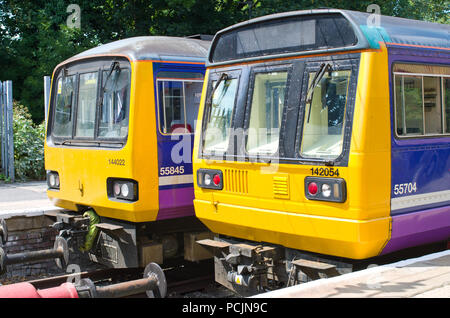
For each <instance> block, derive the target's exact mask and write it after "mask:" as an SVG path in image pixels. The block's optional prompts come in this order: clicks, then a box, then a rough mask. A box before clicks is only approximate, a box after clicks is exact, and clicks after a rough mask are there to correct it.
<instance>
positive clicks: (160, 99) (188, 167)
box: [154, 63, 205, 220]
mask: <svg viewBox="0 0 450 318" xmlns="http://www.w3.org/2000/svg"><path fill="white" fill-rule="evenodd" d="M155 64H157V65H155V68H154V74H155V91H156V92H157V93H156V116H157V122H158V132H157V136H158V179H159V213H158V217H157V219H158V220H161V219H169V218H178V217H183V216H191V215H194V208H193V199H194V189H193V175H192V148H193V144H194V132H195V126H196V120H197V114H198V108H199V105H200V97H201V92H202V86H203V78H204V72H205V68H204V67H203V66H202V65H199V66H193V65H184V64H175V63H174V64H173V65H170V66H167V65H164V64H162V63H161V64H160V63H155Z"/></svg>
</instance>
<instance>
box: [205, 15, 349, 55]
mask: <svg viewBox="0 0 450 318" xmlns="http://www.w3.org/2000/svg"><path fill="white" fill-rule="evenodd" d="M356 42H357V38H356V35H355V33H354V31H353V29H352V27H351V25H350V23H349V22H348V21H347V20H346V19H345V18H344V17H343V16H341V15H339V14H329V15H314V16H298V17H292V18H286V19H278V20H271V21H264V22H260V23H256V24H252V25H250V26H247V27H242V28H239V29H236V30H231V31H230V32H228V33H224V34H222V35H220V36H219V37H218V39H217V40H216V41H215V43H214V44H213V47H214V48H213V51H212V53H211V62H223V61H227V60H235V59H242V58H247V57H255V56H264V55H272V54H283V53H291V52H301V51H308V50H320V49H329V48H338V47H346V46H352V45H355V44H356Z"/></svg>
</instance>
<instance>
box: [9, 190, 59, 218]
mask: <svg viewBox="0 0 450 318" xmlns="http://www.w3.org/2000/svg"><path fill="white" fill-rule="evenodd" d="M55 209H59V208H57V207H55V206H54V205H53V204H52V203H51V202H50V200H49V199H48V197H47V183H46V182H45V181H33V182H24V183H20V182H16V183H0V218H9V217H13V216H18V215H27V216H32V215H40V214H43V213H44V212H45V211H49V210H55Z"/></svg>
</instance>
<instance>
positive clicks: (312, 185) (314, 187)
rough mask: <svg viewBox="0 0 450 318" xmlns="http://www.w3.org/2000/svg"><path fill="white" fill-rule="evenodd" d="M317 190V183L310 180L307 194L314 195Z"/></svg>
mask: <svg viewBox="0 0 450 318" xmlns="http://www.w3.org/2000/svg"><path fill="white" fill-rule="evenodd" d="M318 190H319V187H318V186H317V183H315V182H311V183H310V184H308V192H309V194H311V195H316V194H317V191H318Z"/></svg>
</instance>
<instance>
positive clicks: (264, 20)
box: [208, 9, 450, 64]
mask: <svg viewBox="0 0 450 318" xmlns="http://www.w3.org/2000/svg"><path fill="white" fill-rule="evenodd" d="M330 16H339V17H340V18H341V19H342V17H343V18H344V19H345V20H347V22H348V24H349V29H348V30H350V33H351V30H353V32H354V35H355V38H356V39H357V41H355V42H354V43H352V44H351V45H350V44H348V43H347V45H345V47H343V46H341V47H332V48H331V49H330V47H326V46H322V47H320V48H319V47H315V48H312V49H311V48H309V49H308V51H307V52H304V53H305V54H311V53H312V51H314V52H316V51H318V52H332V51H338V50H339V51H342V50H355V49H368V48H374V49H379V42H384V43H386V44H388V45H402V46H418V47H424V48H433V49H444V50H449V49H450V25H447V24H439V23H432V22H425V21H418V20H412V19H404V18H398V17H390V16H384V15H380V16H379V24H376V23H377V22H378V21H377V20H376V19H375V18H374V17H375V16H374V14H372V13H366V12H358V11H350V10H340V9H313V10H301V11H290V12H284V13H277V14H271V15H267V16H263V17H258V18H255V19H251V20H248V21H245V22H241V23H238V24H235V25H232V26H230V27H227V28H225V29H223V30H221V31H219V32H218V33H217V34H216V36H215V37H214V39H213V43H212V45H211V48H210V52H209V58H208V62H209V63H208V64H224V62H225V60H227V58H226V57H225V56H224V57H223V60H221V61H219V60H217V59H216V60H215V59H214V57H215V56H214V53H215V51H216V48H217V47H218V44H219V47H220V44H221V43H219V42H220V41H222V42H225V41H224V40H223V39H225V38H226V37H228V38H231V37H232V35H233V34H236V33H238V32H241V31H242V32H241V33H242V35H243V37H247V38H246V41H242V40H240V39H239V41H242V43H239V44H237V46H238V48H237V49H236V50H237V51H240V52H241V53H242V52H243V51H244V50H245V47H249V46H250V45H249V44H247V43H249V39H250V36H249V35H246V34H244V33H245V32H246V30H249V29H255V28H258V27H259V26H262V25H268V24H272V25H276V24H277V23H278V24H281V21H287V20H291V21H294V20H295V19H297V21H300V20H301V19H306V18H309V17H315V18H316V19H317V21H318V20H319V19H321V18H324V17H330ZM305 26H306V24H305ZM291 30H294V29H291ZM297 30H298V33H299V34H300V37H302V36H303V37H308V35H302V31H301V30H300V28H297V29H295V32H297ZM317 30H318V29H317ZM309 31H310V30H306V32H305V31H303V33H308V32H309ZM311 31H313V33H314V30H311ZM327 31H329V32H333V31H334V32H335V33H336V31H335V30H333V29H329V30H326V32H327ZM317 32H319V31H317ZM261 34H262V35H261V36H260V38H257V35H252V39H253V38H255V42H258V43H256V44H255V45H254V46H259V45H261V44H260V43H262V42H263V41H267V42H269V41H270V39H267V38H270V32H261ZM280 34H281V35H282V36H284V35H285V34H286V35H287V37H291V38H292V37H294V36H293V34H292V33H287V32H285V33H280ZM280 34H279V35H280ZM336 34H337V33H336ZM279 35H278V37H277V39H276V41H277V42H283V41H284V40H283V39H280V36H279ZM263 37H264V38H266V39H267V40H266V39H264V40H263ZM287 37H286V38H287ZM344 37H345V35H344ZM227 41H228V42H229V41H230V40H227ZM235 41H236V40H235ZM272 41H273V40H272ZM250 42H251V41H250ZM298 42H299V43H300V42H301V40H298ZM303 42H304V41H303ZM230 43H231V42H229V43H227V45H226V46H222V47H223V48H221V49H223V50H224V51H225V47H230ZM349 43H350V42H349ZM227 50H228V51H229V50H230V49H227ZM237 51H236V52H234V53H235V55H236V56H235V57H237V56H238V55H239V54H238V53H239V52H237ZM301 51H302V50H301V49H297V50H296V53H298V52H301ZM229 52H230V51H229ZM277 53H278V54H277V55H278V56H279V55H280V53H279V52H277ZM291 53H293V51H292V52H291ZM267 55H269V56H270V53H268V54H261V55H259V58H269V56H267ZM281 55H286V54H281ZM291 55H292V54H291ZM297 55H298V54H297ZM230 57H231V58H228V61H229V60H233V57H232V56H230ZM247 57H248V56H247ZM237 59H239V60H249V58H246V57H245V56H244V55H242V54H241V58H237ZM251 59H252V58H250V60H251Z"/></svg>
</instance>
